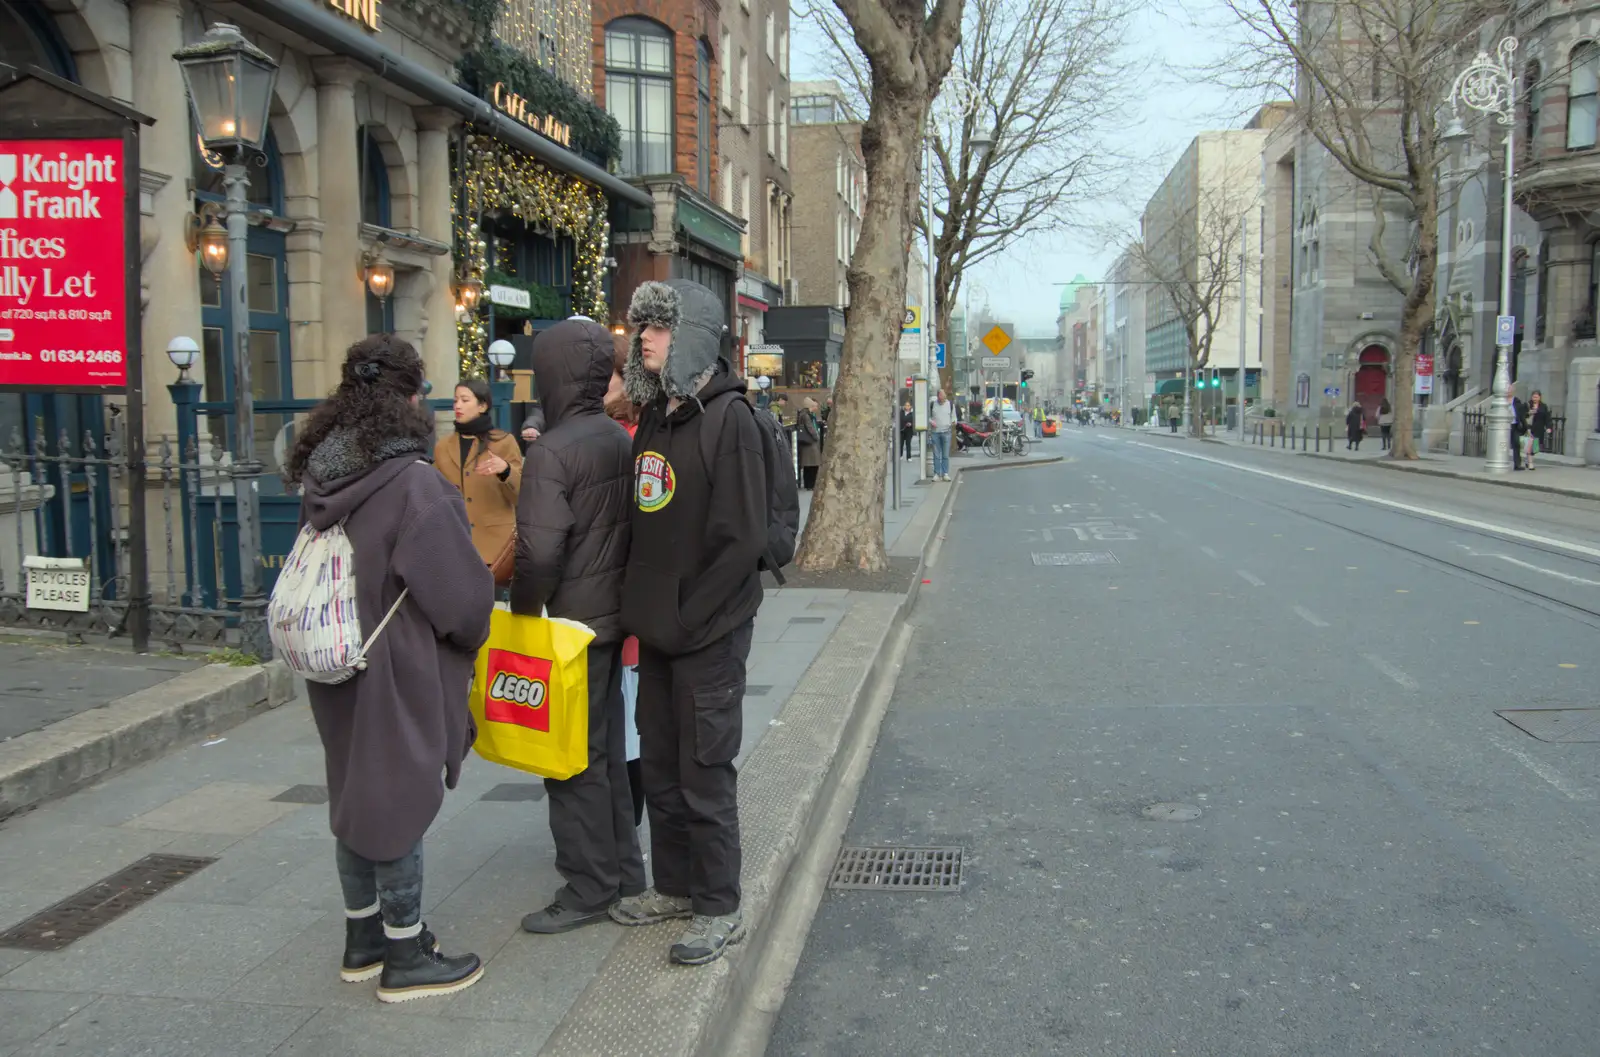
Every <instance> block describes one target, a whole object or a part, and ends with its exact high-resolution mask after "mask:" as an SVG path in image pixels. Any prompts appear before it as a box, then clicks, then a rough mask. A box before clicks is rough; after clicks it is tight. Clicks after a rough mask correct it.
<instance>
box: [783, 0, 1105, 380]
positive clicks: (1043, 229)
mask: <svg viewBox="0 0 1600 1057" xmlns="http://www.w3.org/2000/svg"><path fill="white" fill-rule="evenodd" d="M1129 10H1130V8H1129V4H1128V2H1127V0H969V2H968V4H967V10H966V16H965V18H964V20H963V28H962V33H961V41H960V43H959V44H958V45H957V47H956V53H955V56H954V59H953V63H952V69H953V70H954V71H956V72H958V73H959V74H960V75H961V81H962V82H963V83H964V85H965V86H966V88H965V89H964V90H963V91H962V93H961V94H962V95H963V96H967V95H969V94H970V98H961V99H953V100H951V101H950V102H951V104H952V105H951V106H950V107H949V108H948V109H949V110H951V111H953V113H952V114H951V115H950V116H951V117H952V118H953V119H954V120H952V121H950V122H949V123H948V124H946V123H944V122H943V121H941V120H940V118H941V115H940V110H942V109H946V108H945V107H943V106H941V105H940V104H935V106H934V108H933V113H932V115H931V117H932V120H931V121H930V132H931V134H932V145H933V151H932V153H933V159H932V162H933V171H932V172H931V173H930V174H928V178H927V179H926V180H925V181H924V187H923V193H924V194H925V195H931V196H932V199H933V214H934V217H933V223H934V240H933V257H934V261H933V268H934V306H935V309H934V320H935V322H936V324H937V333H938V334H940V335H948V334H949V333H950V315H951V312H952V310H953V309H954V307H955V305H957V304H958V303H959V301H958V299H959V297H960V293H961V283H962V278H963V276H965V275H966V274H967V273H968V269H970V268H973V267H975V266H976V265H978V264H981V263H982V262H984V261H986V260H989V259H990V258H992V257H995V256H997V255H999V254H1001V253H1003V252H1005V251H1006V250H1007V249H1010V248H1012V247H1013V246H1015V245H1016V244H1017V243H1018V242H1019V241H1020V240H1022V239H1025V238H1028V237H1030V236H1033V235H1040V234H1046V233H1050V232H1055V231H1060V230H1062V229H1063V228H1066V227H1069V226H1070V225H1072V224H1073V222H1074V220H1075V219H1076V217H1075V215H1074V214H1075V212H1076V211H1078V210H1081V209H1082V207H1083V206H1084V205H1086V204H1087V203H1090V202H1092V201H1094V200H1096V199H1097V198H1099V197H1100V196H1101V195H1103V194H1104V192H1105V191H1106V189H1107V185H1108V182H1109V178H1110V177H1111V176H1112V175H1113V174H1115V173H1117V172H1119V171H1120V170H1121V169H1122V168H1123V166H1124V162H1125V155H1126V150H1125V146H1124V145H1125V144H1126V143H1127V137H1126V136H1125V135H1122V133H1123V131H1124V127H1123V123H1122V122H1121V120H1120V117H1121V115H1122V112H1123V110H1124V108H1125V107H1126V105H1127V104H1128V102H1129V101H1130V100H1131V99H1132V98H1133V97H1134V95H1135V93H1134V92H1133V91H1132V87H1133V81H1134V78H1133V76H1132V73H1133V70H1134V66H1133V63H1132V62H1131V60H1130V58H1129V56H1128V53H1127V50H1126V46H1125V45H1126V42H1125V39H1124V38H1125V34H1126V30H1127V27H1128V22H1129ZM810 14H811V16H812V17H813V19H814V24H815V25H816V26H817V28H818V29H820V30H821V32H822V33H823V34H824V35H825V37H826V39H827V40H828V42H829V44H830V45H831V52H830V58H831V65H832V72H833V74H834V75H835V76H836V77H837V78H838V79H839V81H840V82H841V84H842V85H843V87H844V88H845V90H846V91H847V92H850V93H852V94H853V95H855V96H857V97H858V98H865V97H866V96H867V94H868V93H869V92H870V90H871V81H870V76H869V70H868V64H867V63H866V62H864V61H863V57H862V55H861V52H860V50H859V49H858V48H857V47H856V45H855V43H854V41H853V39H852V36H851V32H850V29H849V26H848V25H847V24H846V23H845V22H844V21H843V20H842V19H841V18H840V17H839V14H838V12H837V10H835V9H831V8H828V7H825V6H823V5H821V4H820V3H815V2H814V3H813V6H812V8H811V10H810ZM947 87H953V85H949V86H947ZM952 94H954V93H952ZM943 102H944V101H943V100H941V103H943ZM979 138H983V139H986V140H988V141H990V142H991V143H992V144H993V146H992V147H991V148H990V150H989V151H988V152H987V153H985V154H983V155H982V156H981V157H980V156H979V155H978V154H977V153H976V152H975V151H974V149H973V143H974V140H976V139H979ZM924 201H926V199H925V200H924ZM914 223H915V224H916V227H917V229H918V230H919V231H921V232H922V233H923V234H924V236H925V235H926V230H925V229H926V219H925V214H924V212H923V211H922V210H919V211H918V212H917V214H916V216H915V217H914ZM953 380H954V375H953V368H952V367H947V368H946V369H945V372H944V375H943V377H942V379H941V381H942V384H943V385H944V387H945V388H946V389H947V390H948V389H950V388H951V386H952V383H953Z"/></svg>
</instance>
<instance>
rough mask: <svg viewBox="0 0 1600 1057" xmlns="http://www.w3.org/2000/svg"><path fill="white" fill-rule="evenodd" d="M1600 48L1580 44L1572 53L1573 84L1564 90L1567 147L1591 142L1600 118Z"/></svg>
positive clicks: (1582, 146) (1576, 147) (1585, 146)
mask: <svg viewBox="0 0 1600 1057" xmlns="http://www.w3.org/2000/svg"><path fill="white" fill-rule="evenodd" d="M1597 93H1600V48H1597V47H1595V46H1594V45H1593V44H1581V45H1579V46H1578V47H1577V48H1576V49H1575V50H1574V51H1573V53H1572V85H1571V87H1570V88H1569V89H1568V91H1567V149H1568V150H1587V149H1588V148H1590V147H1593V146H1594V136H1595V121H1596V119H1597V118H1600V106H1597V105H1596V104H1597V103H1600V95H1597Z"/></svg>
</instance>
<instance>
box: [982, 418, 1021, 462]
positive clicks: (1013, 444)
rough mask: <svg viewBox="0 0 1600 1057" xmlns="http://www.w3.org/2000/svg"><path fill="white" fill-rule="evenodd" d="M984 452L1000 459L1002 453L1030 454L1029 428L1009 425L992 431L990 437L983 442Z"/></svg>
mask: <svg viewBox="0 0 1600 1057" xmlns="http://www.w3.org/2000/svg"><path fill="white" fill-rule="evenodd" d="M983 453H984V454H985V455H987V456H989V458H991V459H998V458H999V457H1000V456H1002V455H1026V454H1028V433H1027V430H1025V429H1020V428H1018V429H1014V428H1012V427H1010V426H1007V427H1006V428H1005V429H1003V430H996V431H994V432H993V433H990V434H989V437H988V439H987V440H985V441H984V442H983Z"/></svg>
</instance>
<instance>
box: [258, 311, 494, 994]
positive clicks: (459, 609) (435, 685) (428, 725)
mask: <svg viewBox="0 0 1600 1057" xmlns="http://www.w3.org/2000/svg"><path fill="white" fill-rule="evenodd" d="M423 385H424V382H423V371H422V359H421V357H419V356H418V355H417V350H416V349H414V348H413V347H412V346H411V345H410V344H408V343H407V342H405V341H403V340H401V339H399V338H396V337H395V336H394V335H392V334H382V335H375V336H373V337H369V338H367V339H365V340H364V341H360V342H358V343H356V344H355V345H352V346H351V347H350V351H349V353H348V354H347V356H346V357H345V362H344V366H343V368H342V370H341V372H340V380H339V387H338V388H337V389H335V390H334V392H333V395H332V396H330V397H328V399H326V400H324V401H323V402H322V403H320V404H318V405H317V407H316V409H315V410H313V411H312V412H311V416H310V420H309V421H308V422H307V423H306V425H305V427H304V428H303V429H301V430H300V431H299V435H298V437H297V438H296V441H295V447H294V451H293V453H292V454H291V456H290V459H289V464H288V467H287V469H286V471H285V476H286V477H287V478H288V480H289V482H290V483H292V484H299V485H300V486H301V488H302V490H303V495H302V498H301V505H300V517H301V521H302V523H305V522H309V523H310V524H311V525H312V526H313V527H315V528H316V529H318V530H319V531H321V530H325V529H328V528H329V527H331V526H333V525H336V524H342V525H343V526H344V531H345V534H346V535H347V536H348V537H349V539H350V546H351V550H352V552H353V553H354V556H355V557H354V560H355V580H356V609H357V612H358V614H359V616H360V618H361V627H362V628H363V629H368V634H369V635H370V634H371V631H370V629H373V628H376V627H377V626H378V624H379V622H381V621H382V620H383V617H384V614H385V613H387V612H388V611H389V608H390V607H391V606H393V605H394V603H395V600H396V599H398V598H399V597H400V593H401V591H406V592H407V594H406V597H405V601H404V602H403V604H401V605H400V607H399V608H398V609H396V610H395V613H394V617H393V619H391V620H390V621H389V624H388V626H387V627H386V628H385V629H384V631H383V633H382V634H381V635H379V636H378V637H377V638H376V639H373V640H372V641H371V642H370V643H369V650H368V652H367V654H366V662H367V664H366V669H365V670H364V671H362V672H359V673H358V674H357V675H356V676H355V677H354V678H352V679H350V680H348V681H346V682H343V683H339V684H338V685H336V686H329V685H325V684H321V683H307V684H306V696H308V697H309V698H310V699H311V715H312V717H313V718H314V719H315V720H316V724H317V733H318V734H320V735H321V737H322V749H323V753H324V756H325V758H326V763H327V775H328V818H329V822H330V825H331V827H332V829H333V835H334V837H335V838H337V843H336V845H335V855H336V860H337V863H338V869H339V881H340V884H341V886H342V887H343V889H344V905H345V918H346V923H345V926H346V927H345V951H344V965H343V967H342V968H341V970H340V973H339V975H340V978H341V979H344V980H346V981H349V982H351V983H356V982H360V981H363V980H370V979H372V978H373V977H374V976H380V977H381V979H380V980H379V983H378V998H379V999H381V1000H382V1001H385V1002H404V1001H407V1000H409V999H413V998H421V997H424V996H427V995H447V994H451V993H453V992H456V991H460V990H462V989H463V988H466V987H470V986H471V985H472V984H474V983H476V982H477V981H478V979H479V978H480V977H481V976H482V975H483V965H482V963H481V962H480V961H479V959H478V956H477V955H475V954H465V955H461V956H460V957H454V958H452V957H446V956H444V955H442V954H440V953H439V951H438V944H437V942H436V941H435V939H434V937H433V934H432V933H430V932H429V931H428V930H427V928H426V927H425V926H424V925H423V923H422V835H423V833H425V832H426V831H427V829H428V826H429V824H431V823H432V822H433V820H434V817H435V816H436V815H437V814H438V813H439V807H440V805H441V804H442V803H443V801H444V792H445V790H446V789H454V788H455V787H456V780H457V779H458V778H459V777H460V775H461V764H462V761H463V759H464V758H465V757H466V755H467V750H468V749H470V748H471V747H472V742H473V740H474V739H475V738H476V737H477V731H476V729H475V728H474V727H473V723H472V716H471V714H470V713H469V712H468V710H467V687H468V685H469V684H470V683H471V681H472V665H473V660H474V658H475V657H476V656H477V652H478V648H479V647H481V646H482V645H483V643H484V641H485V640H486V639H488V637H489V614H490V612H491V611H492V610H493V608H494V580H493V577H492V576H491V575H490V574H489V567H488V566H487V565H485V564H484V562H483V557H482V556H481V555H480V554H479V553H478V551H477V549H476V548H475V547H474V546H473V545H472V530H471V528H470V527H469V524H468V522H467V508H466V504H465V503H464V502H463V501H462V498H461V493H460V492H459V491H458V490H457V489H456V488H455V487H454V486H452V485H451V484H450V482H449V481H447V480H445V479H444V477H443V476H442V475H441V474H440V473H439V471H437V470H435V469H434V468H433V467H432V466H431V465H429V464H428V461H427V453H428V451H429V449H430V448H432V447H433V436H434V423H433V415H432V414H431V413H429V411H428V409H427V407H426V406H425V405H423V404H422V403H421V397H422V393H423Z"/></svg>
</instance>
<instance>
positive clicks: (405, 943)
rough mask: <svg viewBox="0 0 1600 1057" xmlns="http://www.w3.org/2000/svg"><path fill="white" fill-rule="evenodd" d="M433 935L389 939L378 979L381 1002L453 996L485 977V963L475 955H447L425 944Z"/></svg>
mask: <svg viewBox="0 0 1600 1057" xmlns="http://www.w3.org/2000/svg"><path fill="white" fill-rule="evenodd" d="M431 938H432V937H429V936H427V935H426V934H424V935H421V936H413V937H411V938H409V939H403V940H389V941H388V950H387V952H386V953H385V955H384V960H383V976H382V979H380V980H379V981H378V1000H379V1001H380V1002H409V1001H411V1000H412V999H413V998H431V997H434V996H437V995H453V994H455V993H456V992H457V991H465V990H466V989H467V988H469V987H471V986H472V985H473V984H475V983H477V982H478V981H479V980H481V979H482V978H483V962H482V961H481V960H480V959H479V958H478V956H477V955H476V954H463V955H460V956H459V957H455V958H450V957H446V956H445V955H443V954H440V953H439V952H438V951H437V950H435V949H434V947H433V946H431V945H425V944H424V942H423V941H424V939H431Z"/></svg>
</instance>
